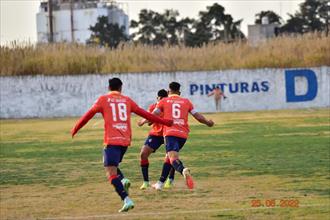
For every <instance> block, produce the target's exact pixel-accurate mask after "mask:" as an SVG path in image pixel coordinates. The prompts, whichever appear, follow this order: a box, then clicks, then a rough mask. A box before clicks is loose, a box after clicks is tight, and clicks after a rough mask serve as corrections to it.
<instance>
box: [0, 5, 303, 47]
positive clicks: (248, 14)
mask: <svg viewBox="0 0 330 220" xmlns="http://www.w3.org/2000/svg"><path fill="white" fill-rule="evenodd" d="M117 2H119V3H124V5H125V7H126V9H127V12H128V15H129V18H130V20H131V19H134V20H137V19H138V14H139V12H140V10H141V9H145V8H146V9H150V10H153V11H157V12H163V11H164V10H165V9H175V10H178V11H179V13H180V17H190V18H196V19H197V17H198V12H199V11H205V10H206V7H207V6H210V5H212V4H214V3H218V4H220V5H222V6H223V7H224V8H225V13H227V14H231V15H232V17H233V18H234V20H239V19H243V22H242V25H241V29H242V31H243V32H244V33H245V34H246V35H247V25H250V24H254V20H255V14H257V13H259V12H260V11H266V10H272V11H274V12H276V13H277V14H279V15H280V16H281V17H282V18H283V19H284V20H286V19H287V18H288V15H287V14H288V13H290V14H294V13H295V11H297V10H298V9H299V4H300V3H302V2H304V0H218V1H214V0H166V1H165V0H117ZM39 4H40V0H0V44H1V45H3V44H7V43H8V42H11V41H15V40H16V41H30V42H32V43H34V42H36V41H37V28H36V14H37V13H38V10H39Z"/></svg>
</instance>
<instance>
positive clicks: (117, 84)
mask: <svg viewBox="0 0 330 220" xmlns="http://www.w3.org/2000/svg"><path fill="white" fill-rule="evenodd" d="M122 85H123V82H122V81H121V80H120V79H119V78H112V79H109V89H110V90H111V91H119V90H120V89H121V86H122Z"/></svg>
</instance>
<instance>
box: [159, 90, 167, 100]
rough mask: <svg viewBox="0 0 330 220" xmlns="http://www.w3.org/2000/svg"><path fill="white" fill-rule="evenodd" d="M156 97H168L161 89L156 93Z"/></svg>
mask: <svg viewBox="0 0 330 220" xmlns="http://www.w3.org/2000/svg"><path fill="white" fill-rule="evenodd" d="M157 95H158V97H161V98H165V97H167V96H168V93H167V91H166V90H165V89H161V90H159V91H158V93H157Z"/></svg>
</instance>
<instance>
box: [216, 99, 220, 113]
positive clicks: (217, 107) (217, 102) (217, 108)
mask: <svg viewBox="0 0 330 220" xmlns="http://www.w3.org/2000/svg"><path fill="white" fill-rule="evenodd" d="M219 103H220V101H219V99H218V98H216V99H215V109H216V111H219V110H220V106H219Z"/></svg>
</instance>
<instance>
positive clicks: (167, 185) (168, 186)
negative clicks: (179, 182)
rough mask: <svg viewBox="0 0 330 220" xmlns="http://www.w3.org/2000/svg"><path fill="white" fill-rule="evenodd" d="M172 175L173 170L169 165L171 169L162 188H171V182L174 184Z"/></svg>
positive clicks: (173, 173)
mask: <svg viewBox="0 0 330 220" xmlns="http://www.w3.org/2000/svg"><path fill="white" fill-rule="evenodd" d="M174 175H175V169H174V168H173V167H172V165H171V169H170V174H169V176H168V178H167V180H166V182H165V184H164V188H167V189H169V188H171V187H172V186H173V182H174Z"/></svg>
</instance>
